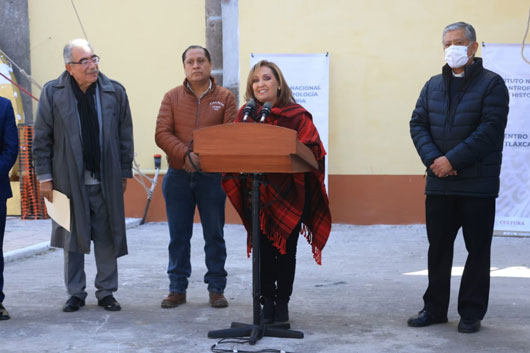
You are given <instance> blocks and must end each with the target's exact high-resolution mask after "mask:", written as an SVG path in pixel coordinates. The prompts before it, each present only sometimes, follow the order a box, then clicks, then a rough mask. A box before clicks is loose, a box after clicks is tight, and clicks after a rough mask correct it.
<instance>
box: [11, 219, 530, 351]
mask: <svg viewBox="0 0 530 353" xmlns="http://www.w3.org/2000/svg"><path fill="white" fill-rule="evenodd" d="M48 229H49V228H48ZM194 235H195V236H194V237H193V239H192V265H193V272H192V275H191V278H190V285H189V288H188V303H187V304H184V305H182V306H180V307H178V308H175V309H161V308H160V302H161V300H162V299H163V298H164V297H165V296H166V295H167V293H168V279H167V275H166V273H165V272H166V267H167V245H168V240H169V235H168V230H167V223H148V224H145V225H142V226H139V227H136V228H132V229H129V230H128V241H129V255H127V256H124V257H122V258H120V259H119V276H120V288H119V290H118V292H117V293H116V298H117V299H118V301H119V302H120V303H121V304H122V308H123V309H122V311H120V312H113V313H111V312H107V311H105V310H103V309H102V308H100V307H98V306H97V301H96V299H95V296H94V292H95V288H94V287H93V285H92V283H93V279H94V276H95V264H94V258H93V256H92V255H89V256H86V273H87V285H88V289H87V291H88V293H89V294H88V297H87V306H86V307H84V308H82V309H81V310H80V311H78V312H75V313H63V312H62V311H61V308H62V305H63V303H64V302H65V300H66V299H67V295H66V293H65V289H64V284H63V253H62V251H52V252H47V253H45V254H43V255H39V256H33V257H30V258H25V259H22V260H17V261H13V262H10V263H8V264H6V267H5V271H4V273H5V293H6V299H5V301H4V304H5V306H6V307H7V308H8V310H9V311H10V313H11V316H12V319H11V320H8V321H3V322H0V332H1V333H0V335H1V340H0V351H1V352H6V353H8V352H76V353H77V352H80V353H83V352H142V353H149V352H178V353H188V352H192V353H195V352H210V347H211V346H212V345H213V344H214V343H216V342H217V341H218V340H216V339H208V338H207V332H208V331H209V330H216V329H222V328H228V327H229V325H230V322H232V321H238V322H246V323H250V322H252V297H251V290H252V289H251V288H252V281H251V278H252V276H251V260H250V259H247V256H246V241H245V239H246V234H245V231H244V229H243V227H242V226H240V225H227V226H226V227H225V238H226V242H227V251H228V259H227V264H226V269H227V271H228V273H229V277H228V286H227V288H226V291H225V295H226V297H227V298H228V301H229V303H230V306H229V307H228V308H226V309H214V308H211V307H210V306H209V305H208V292H207V288H206V285H205V284H204V283H203V276H204V273H205V271H206V268H205V265H204V251H203V246H204V241H203V239H202V236H201V227H200V225H197V224H196V225H195V226H194ZM529 253H530V239H529V238H494V240H493V254H492V266H493V267H495V268H498V269H502V270H504V272H501V274H503V275H504V276H505V277H492V280H491V295H490V307H489V311H488V314H487V315H486V318H485V320H484V321H483V328H482V330H481V331H480V332H478V333H476V334H461V333H458V332H457V330H456V327H457V324H458V320H459V317H458V313H457V310H456V297H457V291H458V285H459V282H460V277H459V276H454V277H453V280H452V291H451V299H452V300H451V305H450V308H449V323H447V324H441V325H434V326H431V327H426V328H409V327H407V324H406V320H407V318H408V317H409V316H411V315H413V314H414V313H416V312H417V311H419V310H420V309H421V307H422V299H421V297H422V295H423V292H424V290H425V287H426V284H427V277H426V276H425V275H406V273H413V272H418V271H422V270H425V268H426V266H427V256H426V255H427V240H426V236H425V227H424V226H423V225H411V226H351V225H340V224H339V225H334V226H333V230H332V234H331V236H330V240H329V242H328V244H327V246H326V248H325V249H324V252H323V265H322V266H318V265H316V263H315V262H314V260H313V258H312V255H311V250H310V247H309V245H308V244H307V243H306V241H305V239H303V237H300V240H299V244H298V254H297V260H298V262H297V273H296V279H295V286H294V293H293V297H292V300H291V303H290V306H289V309H290V316H291V325H292V328H293V329H295V330H301V331H303V332H304V334H305V338H304V339H281V338H270V337H264V338H263V339H261V340H260V341H258V343H257V344H256V345H255V346H248V345H227V346H225V348H230V349H232V348H237V349H239V350H249V351H257V350H259V349H271V348H274V349H281V350H284V351H286V352H298V353H316V352H319V353H320V352H322V353H338V352H340V353H344V352H348V353H349V352H369V353H370V352H421V353H426V352H506V353H508V352H510V353H519V352H529V351H530V295H529V293H530V278H528V277H524V276H522V277H517V276H516V275H510V273H512V272H510V269H514V268H518V269H524V268H526V269H528V267H530V257H529V255H528V254H529ZM465 255H466V252H465V247H464V244H463V241H462V237H461V235H460V236H459V237H458V239H457V242H456V245H455V259H454V265H455V266H463V264H464V262H465ZM513 273H515V272H513ZM519 273H523V274H524V272H519Z"/></svg>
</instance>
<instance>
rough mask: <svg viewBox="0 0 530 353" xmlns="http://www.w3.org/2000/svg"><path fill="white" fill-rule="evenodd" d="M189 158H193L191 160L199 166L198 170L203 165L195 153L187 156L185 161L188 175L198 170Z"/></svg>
mask: <svg viewBox="0 0 530 353" xmlns="http://www.w3.org/2000/svg"><path fill="white" fill-rule="evenodd" d="M188 156H190V157H191V160H192V161H193V163H194V164H195V165H196V166H197V168H201V163H200V161H199V155H198V154H197V153H195V152H191V153H190V154H189V155H186V158H185V160H184V170H185V171H187V172H188V173H193V172H196V171H197V170H195V168H194V167H193V165H191V163H190V160H189V158H188Z"/></svg>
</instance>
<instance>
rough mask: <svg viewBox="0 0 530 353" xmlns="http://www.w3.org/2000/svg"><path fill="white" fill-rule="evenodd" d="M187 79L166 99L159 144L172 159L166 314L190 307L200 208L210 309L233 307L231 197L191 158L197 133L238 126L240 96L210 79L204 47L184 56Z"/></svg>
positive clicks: (167, 194) (165, 188)
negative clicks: (228, 229) (228, 290)
mask: <svg viewBox="0 0 530 353" xmlns="http://www.w3.org/2000/svg"><path fill="white" fill-rule="evenodd" d="M182 63H183V64H184V72H185V74H186V79H185V80H184V84H183V85H181V86H178V87H175V88H173V89H172V90H170V91H169V92H167V93H166V94H165V95H164V98H163V100H162V105H161V106H160V111H159V113H158V118H157V121H156V133H155V140H156V144H157V145H158V146H159V147H160V148H161V149H163V150H164V152H165V153H166V155H167V160H168V164H169V168H168V171H167V174H166V176H165V177H164V181H163V183H162V192H163V194H164V199H165V201H166V212H167V219H168V225H169V235H170V242H169V265H168V270H167V273H168V276H169V295H168V296H167V298H165V299H164V300H163V301H162V304H161V306H162V308H175V307H177V306H179V305H180V304H184V303H185V302H186V289H187V287H188V278H189V277H190V275H191V262H190V239H191V236H192V230H193V217H194V214H195V206H197V207H198V209H199V214H200V216H201V223H202V228H203V236H204V241H205V246H204V252H205V256H206V267H207V269H208V271H207V272H206V274H205V275H204V282H205V283H207V284H208V291H209V292H210V305H211V306H213V307H216V308H224V307H227V306H228V302H227V300H226V298H225V297H224V295H223V292H224V289H225V287H226V276H227V273H226V271H225V268H224V265H225V260H226V247H225V241H224V235H223V227H224V222H225V201H226V195H225V193H224V191H223V189H222V187H221V174H220V173H197V169H196V168H200V160H199V156H198V155H197V154H195V153H194V152H189V153H188V148H189V144H190V142H191V140H192V135H193V131H194V130H196V129H200V128H203V127H207V126H212V125H218V124H226V123H230V122H233V121H234V118H235V116H236V113H237V106H236V100H235V98H234V95H233V94H232V93H231V92H230V91H229V90H227V89H226V88H223V87H220V86H217V85H216V83H215V79H214V78H213V77H212V76H211V75H210V73H211V69H212V63H211V58H210V53H209V52H208V50H207V49H206V48H203V47H201V46H198V45H192V46H190V47H188V48H187V49H186V50H185V51H184V53H182Z"/></svg>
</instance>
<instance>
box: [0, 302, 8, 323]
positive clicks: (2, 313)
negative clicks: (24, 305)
mask: <svg viewBox="0 0 530 353" xmlns="http://www.w3.org/2000/svg"><path fill="white" fill-rule="evenodd" d="M10 318H11V317H10V316H9V313H8V312H7V310H6V308H5V306H3V305H2V304H0V320H9V319H10Z"/></svg>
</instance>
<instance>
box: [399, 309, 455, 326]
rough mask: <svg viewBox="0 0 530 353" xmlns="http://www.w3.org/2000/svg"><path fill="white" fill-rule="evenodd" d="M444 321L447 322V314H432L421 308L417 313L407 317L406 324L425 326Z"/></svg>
mask: <svg viewBox="0 0 530 353" xmlns="http://www.w3.org/2000/svg"><path fill="white" fill-rule="evenodd" d="M445 322H447V316H434V315H432V314H431V313H429V312H428V311H427V310H422V311H420V312H419V313H418V315H414V316H412V317H411V318H410V319H408V321H407V324H408V325H409V326H410V327H425V326H429V325H432V324H443V323H445Z"/></svg>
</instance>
